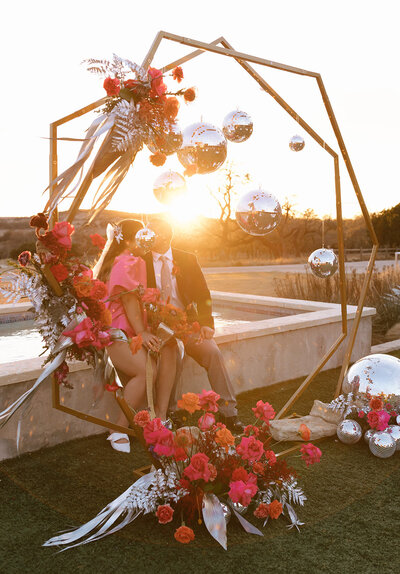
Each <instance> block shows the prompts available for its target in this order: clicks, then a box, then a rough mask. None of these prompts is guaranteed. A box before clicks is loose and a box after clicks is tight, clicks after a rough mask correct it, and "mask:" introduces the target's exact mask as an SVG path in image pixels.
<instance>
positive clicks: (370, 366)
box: [342, 354, 400, 409]
mask: <svg viewBox="0 0 400 574" xmlns="http://www.w3.org/2000/svg"><path fill="white" fill-rule="evenodd" d="M342 391H343V393H350V392H353V393H357V394H358V395H360V396H361V397H362V398H363V399H366V400H367V394H369V395H372V396H377V395H381V394H382V395H383V397H384V398H385V399H387V400H389V401H390V403H391V405H392V406H393V408H394V409H397V408H398V406H399V405H400V359H397V358H396V357H392V356H391V355H383V354H376V355H368V356H367V357H363V358H362V359H359V360H358V361H356V362H355V363H354V365H352V366H351V367H350V369H349V370H348V371H347V374H346V376H345V378H344V380H343V385H342Z"/></svg>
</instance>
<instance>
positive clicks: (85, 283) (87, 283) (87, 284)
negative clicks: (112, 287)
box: [73, 275, 92, 297]
mask: <svg viewBox="0 0 400 574" xmlns="http://www.w3.org/2000/svg"><path fill="white" fill-rule="evenodd" d="M73 285H74V289H75V291H76V294H77V295H78V297H90V294H91V292H92V280H91V279H90V277H89V276H87V275H80V276H78V277H74V280H73Z"/></svg>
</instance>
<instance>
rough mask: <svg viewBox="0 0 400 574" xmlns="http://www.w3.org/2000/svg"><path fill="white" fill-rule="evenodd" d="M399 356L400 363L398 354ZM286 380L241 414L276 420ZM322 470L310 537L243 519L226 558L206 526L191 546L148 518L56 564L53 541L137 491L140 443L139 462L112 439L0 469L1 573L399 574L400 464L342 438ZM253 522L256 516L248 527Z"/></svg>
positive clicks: (328, 388) (327, 385)
mask: <svg viewBox="0 0 400 574" xmlns="http://www.w3.org/2000/svg"><path fill="white" fill-rule="evenodd" d="M396 356H400V353H397V355H396ZM337 376H338V370H332V371H327V372H325V373H321V374H320V375H319V376H318V378H317V380H316V381H315V382H314V383H313V385H312V386H311V388H309V389H308V390H307V392H306V393H305V394H304V395H303V397H302V398H301V400H300V401H299V403H298V404H297V405H296V410H297V412H299V413H306V412H308V411H309V408H310V406H311V404H312V401H313V399H314V398H316V397H318V398H319V399H321V400H329V398H330V397H331V396H332V393H333V389H334V387H335V384H336V380H337ZM298 384H299V381H289V382H287V383H285V384H279V385H276V386H274V387H273V388H262V389H257V390H254V391H250V392H247V393H243V394H242V395H240V396H239V414H240V416H241V418H242V419H243V420H244V421H245V422H249V421H250V418H251V417H250V413H251V407H252V406H253V405H254V404H255V402H256V401H257V400H258V399H263V400H268V401H270V402H271V403H272V404H273V405H274V407H275V408H276V409H279V408H280V407H281V406H282V405H283V404H284V402H285V401H286V399H287V398H288V397H289V396H290V395H291V393H292V392H293V390H294V389H295V388H296V387H297V385H298ZM319 446H320V447H321V449H322V451H323V457H322V461H321V463H320V464H319V465H316V466H315V467H313V468H309V469H306V468H305V466H304V465H303V463H302V461H301V460H300V458H299V456H298V454H294V455H291V456H290V463H292V464H294V466H295V467H296V468H297V469H298V473H299V476H300V481H301V484H302V485H303V487H304V489H305V492H306V494H307V496H308V498H309V500H308V502H307V503H306V505H305V507H304V508H303V509H300V513H299V514H300V518H301V520H302V521H304V522H305V523H306V524H305V526H304V527H303V528H302V530H301V533H300V534H299V533H297V532H294V531H292V530H290V531H289V530H287V529H286V527H285V522H284V520H282V519H281V520H278V521H276V522H275V523H272V524H269V525H268V527H267V528H265V529H264V534H265V536H264V537H263V538H261V537H258V536H251V535H249V534H246V533H245V532H244V531H243V530H242V529H241V528H240V526H239V525H238V523H237V522H236V521H235V520H232V522H231V523H230V525H229V527H228V552H225V551H224V550H223V549H222V548H220V547H219V546H218V545H217V543H216V542H215V541H213V539H212V538H211V537H210V536H209V535H208V534H207V532H206V531H205V530H204V529H203V528H202V527H197V528H196V539H195V541H194V542H193V543H191V544H190V545H189V546H182V545H180V544H179V543H177V542H176V541H175V540H174V538H173V531H174V528H175V527H176V526H177V525H176V524H173V525H165V526H160V525H158V524H157V522H156V521H155V519H154V517H145V518H140V519H139V520H138V521H136V522H134V523H133V524H131V525H129V526H128V527H126V528H125V529H124V530H122V531H121V532H120V533H117V534H114V535H112V536H109V537H106V538H105V539H103V540H100V541H99V542H95V543H93V544H88V545H86V546H82V547H78V548H76V549H72V550H69V551H67V552H63V553H61V554H57V553H55V551H54V550H53V549H50V548H42V547H41V544H42V543H43V542H44V541H45V540H46V539H47V538H49V537H50V536H52V535H54V534H55V533H56V532H58V531H60V530H63V529H67V528H69V527H71V526H75V525H79V524H81V523H83V522H85V521H87V520H89V519H90V518H92V517H93V516H94V515H95V514H96V513H97V512H98V511H99V510H100V509H101V508H103V507H104V506H105V505H106V504H107V503H108V502H110V501H111V500H113V499H114V498H115V497H117V496H118V495H119V494H121V493H122V492H123V491H124V490H125V489H126V488H128V486H129V485H130V484H131V483H132V482H133V475H132V471H133V469H134V468H137V467H140V466H142V465H143V464H145V463H146V462H147V460H146V457H145V454H144V452H143V451H141V450H140V448H139V446H138V445H137V444H134V446H133V449H132V451H133V452H131V454H130V455H122V454H120V453H117V452H115V451H113V450H112V449H111V448H110V447H109V444H108V443H106V440H105V435H99V436H93V437H88V438H85V439H79V440H74V441H71V442H68V443H64V444H63V445H59V446H56V447H53V448H49V449H44V450H42V451H38V452H36V453H32V454H30V455H24V456H22V457H20V458H17V459H13V460H9V461H5V462H3V463H2V464H1V466H0V479H1V487H0V505H1V506H0V508H1V521H0V533H1V545H0V571H1V572H7V573H10V574H12V573H26V572H29V574H36V573H40V574H47V573H51V574H52V573H54V572H56V573H57V574H63V573H76V572H85V573H88V574H91V573H103V572H107V573H113V574H114V573H117V574H118V573H121V574H122V573H126V572H140V573H160V574H161V573H162V574H168V573H178V574H180V573H181V572H182V573H185V574H186V573H192V572H193V573H196V574H203V573H204V574H205V573H207V574H208V573H210V574H212V573H214V572H216V573H221V574H223V573H230V574H236V573H247V572H249V573H261V572H262V573H268V572H273V573H274V574H275V573H278V574H279V573H286V572H290V571H295V572H296V573H298V574H309V573H318V574H320V573H323V574H325V573H332V574H333V573H334V574H338V573H339V574H342V573H343V574H347V573H350V572H353V571H360V572H363V574H375V573H376V572H379V573H380V574H392V573H394V572H397V571H398V564H399V558H400V551H399V549H398V543H397V534H396V532H397V529H398V523H399V520H400V489H399V487H398V485H399V482H400V454H399V453H397V454H396V455H395V456H393V457H391V458H389V459H387V460H381V459H378V458H375V457H373V456H372V455H371V454H370V453H369V451H368V449H367V447H366V445H365V444H364V442H361V443H359V444H356V445H354V446H351V447H350V446H346V445H344V444H342V443H340V442H337V441H336V440H334V439H327V440H325V441H323V442H321V443H320V445H319ZM249 518H250V519H251V516H249Z"/></svg>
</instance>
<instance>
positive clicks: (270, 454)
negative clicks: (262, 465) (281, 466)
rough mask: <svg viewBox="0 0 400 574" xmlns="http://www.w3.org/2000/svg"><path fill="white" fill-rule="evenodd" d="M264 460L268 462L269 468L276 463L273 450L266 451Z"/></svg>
mask: <svg viewBox="0 0 400 574" xmlns="http://www.w3.org/2000/svg"><path fill="white" fill-rule="evenodd" d="M265 458H266V459H267V461H268V462H269V464H270V466H273V465H274V464H275V463H276V455H275V453H274V451H273V450H266V451H265Z"/></svg>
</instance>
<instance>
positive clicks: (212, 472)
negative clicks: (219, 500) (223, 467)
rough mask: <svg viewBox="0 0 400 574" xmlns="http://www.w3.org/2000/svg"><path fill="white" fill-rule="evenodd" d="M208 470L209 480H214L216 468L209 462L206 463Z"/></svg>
mask: <svg viewBox="0 0 400 574" xmlns="http://www.w3.org/2000/svg"><path fill="white" fill-rule="evenodd" d="M208 470H209V471H210V482H213V480H215V479H216V478H217V474H218V472H217V469H216V468H215V466H214V465H213V464H211V463H210V462H209V463H208Z"/></svg>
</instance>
